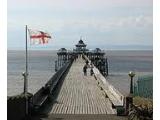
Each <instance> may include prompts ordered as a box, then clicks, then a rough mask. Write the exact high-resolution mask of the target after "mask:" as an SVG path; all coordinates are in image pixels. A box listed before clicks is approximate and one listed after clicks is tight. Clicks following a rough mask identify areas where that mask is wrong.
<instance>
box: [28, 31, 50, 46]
mask: <svg viewBox="0 0 160 120" xmlns="http://www.w3.org/2000/svg"><path fill="white" fill-rule="evenodd" d="M28 31H29V35H30V43H31V45H35V44H47V43H48V41H49V39H51V36H50V35H49V34H48V33H46V32H43V31H38V30H31V29H28Z"/></svg>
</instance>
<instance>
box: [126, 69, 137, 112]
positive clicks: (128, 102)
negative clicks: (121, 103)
mask: <svg viewBox="0 0 160 120" xmlns="http://www.w3.org/2000/svg"><path fill="white" fill-rule="evenodd" d="M128 75H129V77H130V78H131V82H130V93H129V96H127V97H126V115H128V114H129V111H130V109H131V107H132V104H133V77H134V76H135V73H134V72H133V71H130V72H129V74H128Z"/></svg>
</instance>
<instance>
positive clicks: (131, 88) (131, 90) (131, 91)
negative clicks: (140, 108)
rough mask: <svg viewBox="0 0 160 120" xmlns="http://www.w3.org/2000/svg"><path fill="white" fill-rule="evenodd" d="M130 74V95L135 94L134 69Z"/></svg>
mask: <svg viewBox="0 0 160 120" xmlns="http://www.w3.org/2000/svg"><path fill="white" fill-rule="evenodd" d="M128 75H129V77H130V78H131V82H130V95H133V77H134V76H135V73H134V72H133V71H130V72H129V74H128Z"/></svg>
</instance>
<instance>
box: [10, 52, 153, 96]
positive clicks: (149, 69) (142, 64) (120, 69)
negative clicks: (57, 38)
mask: <svg viewBox="0 0 160 120" xmlns="http://www.w3.org/2000/svg"><path fill="white" fill-rule="evenodd" d="M7 52H8V53H7V64H8V65H7V96H13V95H17V94H20V93H22V92H23V89H24V78H23V76H22V72H24V71H25V51H22V50H8V51H7ZM104 52H105V53H106V57H107V58H108V63H109V78H111V79H108V80H109V81H110V82H111V83H112V84H115V85H117V86H118V87H119V88H124V89H123V90H124V91H125V87H123V86H125V84H124V83H125V80H126V81H128V72H129V71H134V72H135V73H136V74H137V76H139V75H153V51H152V50H145V51H142V50H134V51H131V50H130V51H129V50H128V51H127V50H107V51H104ZM56 59H57V51H56V50H43V51H42V50H37V51H36V50H33V51H28V69H29V78H28V91H29V92H30V93H33V94H34V93H35V92H36V91H37V90H39V89H40V88H41V87H42V86H44V84H45V83H46V82H47V81H48V80H49V79H50V78H51V77H52V76H53V75H54V73H55V60H56ZM119 75H122V76H125V77H122V79H120V77H118V78H119V79H116V80H117V81H116V80H115V79H112V78H114V76H119ZM112 76H113V77H112ZM120 83H121V84H120Z"/></svg>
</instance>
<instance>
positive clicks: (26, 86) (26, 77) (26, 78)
mask: <svg viewBox="0 0 160 120" xmlns="http://www.w3.org/2000/svg"><path fill="white" fill-rule="evenodd" d="M27 30H28V28H27V25H26V71H25V77H24V94H27V92H28V42H27Z"/></svg>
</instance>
